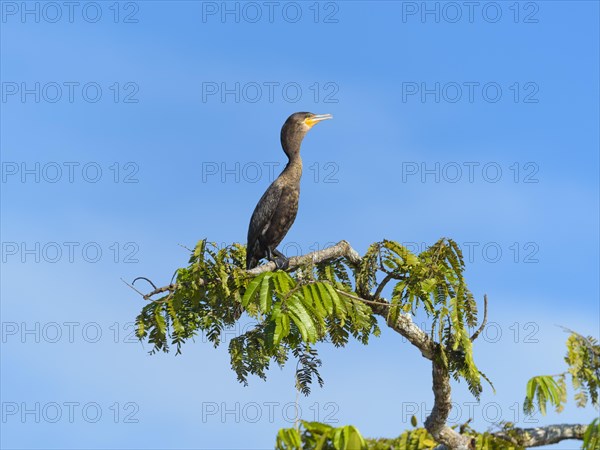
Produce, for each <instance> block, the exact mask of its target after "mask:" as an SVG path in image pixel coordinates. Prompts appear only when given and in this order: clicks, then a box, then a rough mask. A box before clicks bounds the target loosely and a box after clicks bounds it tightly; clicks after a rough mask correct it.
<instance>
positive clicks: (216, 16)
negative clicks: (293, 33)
mask: <svg viewBox="0 0 600 450" xmlns="http://www.w3.org/2000/svg"><path fill="white" fill-rule="evenodd" d="M201 7H202V23H262V24H264V23H290V24H295V23H299V22H300V23H302V22H304V23H318V24H336V23H339V14H338V13H339V11H340V2H320V1H318V2H317V1H308V2H278V1H268V2H252V1H250V2H239V1H237V2H236V1H233V2H232V1H229V2H202V4H201Z"/></svg>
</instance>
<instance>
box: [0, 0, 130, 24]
mask: <svg viewBox="0 0 600 450" xmlns="http://www.w3.org/2000/svg"><path fill="white" fill-rule="evenodd" d="M0 8H1V16H2V18H1V20H2V23H59V24H60V23H90V24H95V23H102V22H106V23H126V24H134V23H139V15H138V13H139V11H140V4H139V3H138V2H119V1H116V2H115V1H101V2H72V1H68V2H31V1H25V2H23V1H22V2H10V1H9V2H7V1H3V2H1V3H0Z"/></svg>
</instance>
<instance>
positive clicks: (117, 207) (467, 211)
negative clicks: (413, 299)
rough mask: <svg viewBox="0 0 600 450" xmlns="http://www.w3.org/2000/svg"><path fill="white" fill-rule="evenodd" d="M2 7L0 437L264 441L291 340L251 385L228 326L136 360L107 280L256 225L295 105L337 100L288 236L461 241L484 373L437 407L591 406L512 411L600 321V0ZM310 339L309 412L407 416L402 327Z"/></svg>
mask: <svg viewBox="0 0 600 450" xmlns="http://www.w3.org/2000/svg"><path fill="white" fill-rule="evenodd" d="M1 7H2V17H1V20H0V26H1V32H0V38H1V44H0V51H1V58H0V63H1V68H0V78H1V81H2V92H1V94H2V98H1V103H0V107H1V118H0V135H1V137H0V147H1V151H2V155H1V159H2V180H1V189H2V192H1V200H2V206H1V208H2V217H1V233H2V236H1V240H2V283H1V296H2V301H1V310H0V312H1V322H2V342H1V369H0V370H1V372H0V373H1V386H0V389H1V391H0V392H1V397H2V414H3V416H2V421H1V423H0V426H1V431H2V432H1V433H0V434H1V436H2V437H1V440H0V445H1V446H2V448H7V449H8V448H15V449H17V448H18V449H25V448H27V449H38V448H39V449H41V448H56V449H58V448H61V449H62V448H69V449H70V448H84V449H92V448H107V449H112V448H114V449H116V448H121V449H123V448H125V449H134V448H156V449H159V448H172V449H192V448H198V449H208V448H224V449H225V448H227V449H242V448H256V449H259V448H260V449H262V448H272V447H273V445H274V442H275V435H276V432H277V430H278V429H279V428H281V427H289V426H291V425H292V423H293V415H294V414H293V403H294V400H295V398H296V393H295V390H294V378H293V369H294V364H293V363H290V364H288V366H287V367H286V368H285V369H284V370H279V369H278V368H272V369H271V370H270V371H269V373H268V380H267V382H263V381H261V380H259V379H256V378H252V379H251V380H250V385H249V386H248V387H243V386H241V385H239V384H238V383H237V381H236V379H235V374H234V373H233V372H232V371H231V370H230V368H229V356H228V353H227V347H226V345H224V346H222V347H219V348H218V349H216V350H215V349H213V348H212V346H211V345H210V344H208V343H207V342H205V340H203V339H202V338H199V339H197V340H196V342H195V343H193V342H190V343H188V344H187V345H186V346H185V347H184V350H183V355H181V356H177V357H175V356H174V354H167V355H162V354H161V355H155V356H149V355H148V354H147V351H148V350H149V349H150V348H149V346H148V345H147V344H141V343H139V342H137V341H136V340H135V339H134V338H132V336H131V333H132V331H133V328H132V327H131V322H132V321H133V320H134V319H135V316H136V315H137V313H138V312H139V310H140V309H141V308H142V306H143V300H142V299H141V298H140V297H139V296H137V295H136V294H135V293H134V292H133V291H131V290H129V289H128V288H127V287H126V286H125V285H124V284H123V283H122V282H121V281H120V278H121V277H123V278H124V279H126V280H132V279H133V278H135V277H136V276H140V275H143V276H147V277H149V278H150V279H152V280H154V281H155V282H156V283H160V284H165V283H167V282H168V281H169V279H170V276H171V274H172V273H173V271H174V270H175V269H176V268H177V267H180V266H183V265H185V264H186V262H187V258H188V256H187V253H186V250H185V249H183V248H181V247H180V246H179V245H178V244H181V245H184V246H187V247H192V246H193V245H194V244H195V243H196V242H197V241H198V240H199V239H201V238H208V239H209V240H211V241H214V242H216V243H218V244H221V243H223V244H225V243H231V242H242V243H245V238H246V232H247V226H248V221H249V218H250V215H251V214H252V211H253V208H254V206H255V205H256V202H257V201H258V199H259V198H260V196H261V195H262V193H263V192H264V190H265V189H266V188H267V186H268V184H269V183H270V181H271V180H272V175H273V174H274V175H275V176H276V175H277V174H278V173H279V172H280V171H281V169H282V168H283V166H284V164H285V155H284V154H283V152H282V151H281V148H280V144H279V131H280V128H281V125H282V124H283V122H284V121H285V119H286V118H287V117H288V116H289V115H290V114H291V113H293V112H295V111H311V112H314V113H332V114H333V115H334V119H333V120H331V121H327V122H324V123H321V124H319V125H317V126H316V127H315V128H314V129H313V130H311V131H310V133H309V134H308V135H307V137H306V139H305V140H304V143H303V147H302V156H303V159H304V175H303V179H302V192H301V200H300V210H299V213H298V217H297V220H296V222H295V224H294V226H293V227H292V229H291V230H290V232H289V233H288V235H287V237H286V239H285V240H284V242H283V244H282V245H281V246H280V249H282V250H283V251H284V252H286V253H287V254H289V255H294V254H298V253H299V252H302V253H306V252H308V251H311V250H314V249H317V248H322V247H324V246H326V245H327V244H328V243H332V242H337V241H339V240H341V239H346V240H348V241H349V242H350V243H351V244H352V246H353V247H354V248H355V249H357V250H358V251H359V252H364V251H365V250H366V248H367V247H368V245H369V244H370V243H372V242H375V241H378V240H381V239H383V238H387V239H393V240H396V241H399V242H402V243H404V244H405V245H408V246H409V247H410V248H412V249H415V250H416V249H424V248H425V246H426V245H428V244H431V243H433V242H435V241H436V240H437V239H439V238H440V237H444V236H445V237H450V238H452V239H454V240H456V241H457V242H458V243H459V244H460V245H461V247H462V248H463V251H464V253H465V257H466V259H467V271H466V276H467V280H468V282H469V285H470V287H471V289H472V291H473V293H474V294H475V296H476V298H477V299H478V300H479V301H480V302H481V301H482V298H483V294H484V293H486V294H487V295H488V297H489V301H490V308H489V321H490V326H489V327H488V329H487V332H486V333H487V334H485V335H484V336H483V337H482V338H480V340H478V341H477V343H476V344H475V347H474V349H475V361H476V362H477V364H478V366H479V368H480V369H481V370H482V371H483V372H485V373H486V374H487V376H488V377H489V378H490V379H492V381H493V382H494V384H495V387H496V394H494V393H493V392H492V390H491V389H489V388H485V390H484V394H483V396H482V398H481V403H480V404H478V405H475V404H473V403H472V402H474V399H473V398H472V396H471V395H470V394H469V393H468V391H467V389H466V387H465V385H464V383H462V384H455V385H454V390H453V399H454V401H455V402H456V407H455V409H454V412H455V414H456V416H455V417H454V423H463V422H465V421H466V420H467V419H468V418H469V417H471V416H472V417H473V419H474V421H473V426H474V427H475V428H476V429H478V430H481V431H483V430H486V429H488V428H490V427H492V426H493V423H495V422H498V421H500V420H505V421H513V422H517V423H518V424H519V425H521V426H525V427H530V426H535V425H544V424H551V423H570V422H583V423H588V422H589V421H591V419H592V418H593V417H594V415H595V414H596V415H597V412H595V411H594V410H593V409H592V408H589V407H588V408H586V409H585V410H581V409H577V408H576V407H575V406H574V402H573V400H572V393H570V394H569V403H568V404H567V407H566V409H565V411H564V412H563V413H562V414H560V415H558V414H555V413H553V412H550V413H549V414H548V415H547V416H545V417H542V416H536V417H533V418H531V419H528V420H529V422H527V421H526V420H527V419H525V418H524V417H523V414H522V401H523V398H524V393H525V384H526V382H527V380H528V379H529V378H530V377H531V376H534V375H538V374H553V373H557V372H560V371H563V370H564V362H563V355H564V353H565V347H564V342H565V340H566V338H567V334H566V333H565V332H564V331H563V330H562V329H561V328H560V326H565V327H568V328H571V329H574V330H577V331H578V332H580V333H582V334H586V335H587V334H591V335H594V336H596V337H598V336H599V335H600V329H599V328H600V326H599V319H598V317H599V315H600V311H599V309H600V308H599V302H598V299H599V298H600V286H599V278H598V273H599V269H600V268H599V244H600V243H599V236H598V229H599V170H598V169H599V159H598V158H599V152H598V149H599V133H598V123H599V119H600V117H599V109H598V98H599V95H600V92H599V88H598V79H599V76H600V73H599V67H598V52H599V48H598V47H599V44H598V42H599V30H598V23H599V21H598V19H599V11H598V3H597V2H593V1H572V2H561V1H540V2H519V3H514V2H487V3H486V2H480V3H478V4H477V5H476V6H469V2H450V3H446V2H428V3H426V4H425V3H423V2H394V1H380V2H368V3H367V2H361V1H348V2H321V3H315V2H274V3H269V2H250V3H239V2H229V3H226V4H225V3H222V2H199V1H174V2H162V1H138V2H119V3H115V2H97V3H94V2H90V3H80V4H78V5H75V6H73V7H72V8H71V7H69V6H67V5H64V4H63V3H44V2H25V3H22V2H4V1H3V2H2V4H1ZM25 8H27V9H26V10H25ZM418 321H419V318H417V322H418ZM243 331H244V330H243V328H242V325H240V327H238V329H236V330H234V331H233V334H231V335H228V336H229V338H231V337H232V336H233V335H235V333H239V332H243ZM224 338H225V341H226V343H227V339H228V337H227V336H224ZM203 341H204V342H203ZM319 350H320V354H321V357H322V360H323V367H322V375H323V376H324V379H325V386H324V388H322V389H320V388H315V389H313V394H312V395H311V396H310V397H308V398H302V399H300V406H301V407H302V414H301V416H302V418H303V419H305V420H321V421H325V422H329V423H332V424H336V423H337V424H339V425H344V424H353V425H355V426H357V427H358V428H359V430H360V431H361V432H362V433H363V435H365V436H370V437H377V436H385V437H393V436H397V435H399V434H400V433H401V432H402V431H403V430H405V429H407V428H410V416H411V415H413V414H416V415H417V417H418V419H419V422H420V424H422V420H424V419H425V417H426V414H427V410H429V409H430V408H431V405H432V400H433V398H432V393H431V380H430V375H429V374H430V367H429V365H428V364H427V363H426V361H425V360H424V359H423V358H421V357H420V356H419V353H418V351H417V350H416V349H415V348H413V347H412V346H410V345H409V344H408V343H407V342H406V341H404V340H403V339H401V338H400V337H399V336H398V335H396V334H395V333H393V332H391V331H390V330H387V329H383V333H382V336H381V337H380V338H374V339H373V340H372V343H371V344H370V345H369V346H367V347H364V346H362V345H360V344H357V343H354V342H352V343H351V344H350V345H349V346H348V347H347V348H346V349H334V348H332V347H331V346H327V345H321V346H319ZM57 405H58V406H57ZM290 405H291V406H290ZM27 411H31V412H27ZM469 411H473V412H472V413H470V412H469ZM99 414H100V415H99ZM548 448H556V449H560V450H570V449H571V448H577V444H576V443H567V442H563V443H562V444H559V445H556V446H552V447H548Z"/></svg>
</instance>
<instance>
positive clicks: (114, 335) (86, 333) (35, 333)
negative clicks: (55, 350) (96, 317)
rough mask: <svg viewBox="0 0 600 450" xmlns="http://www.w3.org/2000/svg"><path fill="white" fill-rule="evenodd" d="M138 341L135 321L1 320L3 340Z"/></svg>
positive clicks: (61, 342) (65, 342) (63, 342)
mask: <svg viewBox="0 0 600 450" xmlns="http://www.w3.org/2000/svg"><path fill="white" fill-rule="evenodd" d="M100 342H106V343H112V344H140V340H139V339H138V337H137V335H136V324H135V322H124V323H119V322H112V323H109V324H102V323H98V322H94V321H89V322H81V321H65V322H53V321H48V322H41V321H35V322H32V321H29V322H25V321H20V322H17V321H4V322H2V344H9V345H10V344H81V343H83V344H97V343H100Z"/></svg>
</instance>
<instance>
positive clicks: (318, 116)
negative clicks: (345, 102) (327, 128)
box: [304, 114, 333, 128]
mask: <svg viewBox="0 0 600 450" xmlns="http://www.w3.org/2000/svg"><path fill="white" fill-rule="evenodd" d="M327 119H333V116H332V115H331V114H315V115H314V116H311V117H308V118H306V119H305V120H304V123H305V124H306V125H308V126H309V128H312V127H313V126H314V125H315V124H316V123H319V122H320V121H322V120H327Z"/></svg>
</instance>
